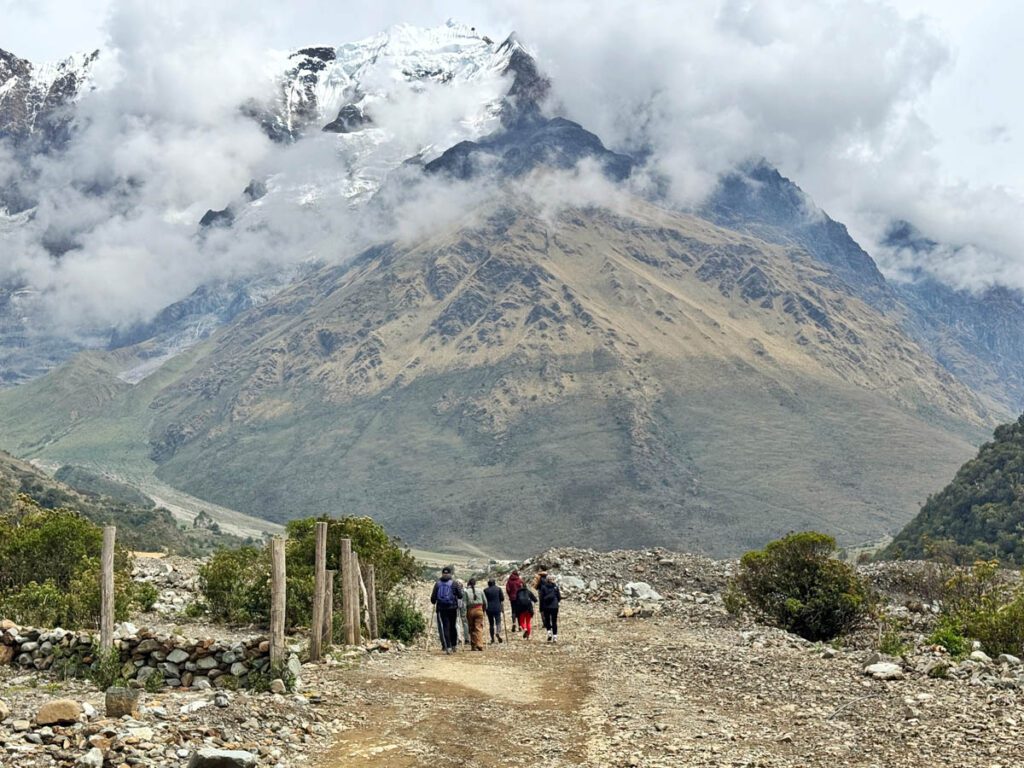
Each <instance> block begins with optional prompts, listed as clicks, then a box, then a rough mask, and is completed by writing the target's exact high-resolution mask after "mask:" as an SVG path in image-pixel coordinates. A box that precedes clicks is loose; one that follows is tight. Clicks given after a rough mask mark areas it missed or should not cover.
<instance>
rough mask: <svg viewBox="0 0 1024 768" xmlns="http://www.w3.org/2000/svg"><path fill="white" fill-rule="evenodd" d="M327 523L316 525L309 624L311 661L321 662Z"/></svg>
mask: <svg viewBox="0 0 1024 768" xmlns="http://www.w3.org/2000/svg"><path fill="white" fill-rule="evenodd" d="M326 568H327V523H317V524H316V556H315V560H314V562H313V620H312V621H311V622H310V624H309V660H310V661H320V655H321V646H322V644H323V639H324V590H325V589H326V587H327V574H326Z"/></svg>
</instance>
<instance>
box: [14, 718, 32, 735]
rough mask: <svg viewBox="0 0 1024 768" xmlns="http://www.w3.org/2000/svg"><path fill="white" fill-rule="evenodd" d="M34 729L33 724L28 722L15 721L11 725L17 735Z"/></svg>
mask: <svg viewBox="0 0 1024 768" xmlns="http://www.w3.org/2000/svg"><path fill="white" fill-rule="evenodd" d="M31 727H32V724H31V723H30V722H29V721H28V720H15V721H14V722H13V723H11V729H12V730H13V731H14V732H15V733H23V732H25V731H27V730H28V729H29V728H31Z"/></svg>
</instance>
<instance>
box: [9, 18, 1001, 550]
mask: <svg viewBox="0 0 1024 768" xmlns="http://www.w3.org/2000/svg"><path fill="white" fill-rule="evenodd" d="M276 66H277V71H278V72H279V73H280V74H279V76H277V77H276V79H275V80H274V81H273V83H272V85H273V87H272V88H270V89H269V91H270V95H269V96H266V95H265V96H263V97H261V98H260V99H253V100H251V101H250V102H247V103H246V104H242V105H239V108H240V110H241V111H242V114H243V116H244V118H245V119H251V120H254V121H256V123H257V125H258V126H259V127H260V128H261V129H262V131H263V132H264V133H265V135H266V136H267V137H268V138H269V139H270V140H271V141H272V142H273V146H274V147H275V148H276V149H275V153H276V154H275V157H276V158H278V159H279V161H280V164H279V166H278V167H276V168H275V170H274V172H272V173H267V174H266V175H265V176H263V177H261V178H254V179H252V181H251V182H250V183H249V184H248V186H246V188H245V189H244V190H242V191H240V192H239V193H238V195H237V196H235V197H234V198H233V199H231V200H225V201H223V202H222V203H219V204H218V205H217V207H213V208H210V210H209V211H208V212H207V213H206V214H205V215H203V216H197V217H196V221H195V224H194V238H193V242H194V244H195V247H196V249H197V251H198V252H203V251H202V249H203V248H205V247H207V244H208V243H212V242H216V241H217V239H218V238H220V239H221V240H224V239H242V238H248V240H247V241H248V242H254V243H255V242H258V243H260V244H261V247H263V248H265V249H267V250H280V251H282V252H284V251H287V250H288V249H294V250H296V251H298V252H297V253H295V254H289V255H288V259H286V260H284V262H283V263H286V264H287V265H288V266H287V267H284V268H274V269H270V270H269V271H266V272H254V273H251V274H247V275H244V276H233V277H231V278H230V279H224V280H211V281H210V282H208V283H207V284H204V285H200V286H198V287H197V288H195V290H193V291H192V292H191V293H190V294H188V295H185V296H181V297H179V298H178V300H177V301H174V302H172V303H170V304H169V305H168V306H167V307H154V308H153V313H152V316H151V317H150V318H149V319H145V320H142V321H140V322H137V323H133V324H127V325H124V326H121V327H118V328H113V329H110V328H106V329H90V330H91V331H92V332H94V333H100V331H102V334H101V336H100V337H101V338H102V339H103V342H102V344H101V345H93V346H95V347H97V348H93V349H89V350H87V351H85V352H82V353H80V354H78V355H77V356H75V357H74V358H73V359H71V360H70V362H68V363H66V364H65V365H63V366H61V367H59V368H57V369H55V370H51V371H50V372H49V373H48V374H47V375H45V376H41V377H37V378H33V379H32V380H27V379H28V378H29V377H30V376H38V373H39V371H40V370H42V369H44V368H45V367H46V366H48V365H52V364H53V362H54V361H56V360H58V359H60V356H59V354H58V353H57V352H54V353H53V354H51V355H50V356H48V357H46V358H45V359H41V358H38V357H37V358H36V359H35V360H34V365H32V366H30V365H29V362H33V361H32V356H31V352H33V351H34V350H36V349H40V350H43V349H45V347H44V346H43V345H40V344H36V343H34V342H26V341H25V340H26V339H28V338H29V335H28V331H30V330H31V328H29V329H27V330H26V329H25V328H24V322H25V321H24V318H26V317H28V318H31V317H32V315H31V313H30V312H28V311H27V310H26V307H28V306H29V305H31V303H32V289H31V286H21V287H20V288H19V289H18V290H19V291H20V293H19V294H18V295H19V296H23V297H25V298H24V299H23V301H24V303H23V305H21V306H19V307H15V308H12V309H11V310H10V315H11V316H16V317H17V318H19V319H18V322H20V323H21V324H22V325H21V326H17V325H15V326H13V327H14V330H13V331H12V332H11V333H10V334H9V336H8V338H9V339H11V346H12V347H14V346H15V345H18V344H20V347H19V349H20V350H22V351H21V352H18V353H17V354H20V355H22V356H23V357H25V358H27V360H25V361H23V362H22V364H21V365H22V367H21V369H20V370H21V373H19V374H16V375H15V376H13V377H11V378H10V379H9V380H10V381H12V382H13V381H17V382H18V386H16V387H11V388H8V389H7V390H5V391H2V392H0V435H3V440H4V445H5V447H7V448H8V449H9V450H13V451H14V452H15V453H17V454H19V455H24V456H31V457H33V458H39V459H42V460H45V461H47V462H48V463H53V464H57V465H60V464H71V465H75V466H80V467H87V468H89V470H90V471H92V472H94V473H95V472H96V471H97V470H106V471H110V472H113V473H115V474H117V475H118V476H124V477H132V478H148V477H150V476H152V475H155V476H156V477H157V478H159V480H160V481H162V482H165V483H167V484H169V485H170V486H173V487H174V488H177V489H181V490H183V491H187V492H188V493H190V494H193V495H195V496H198V497H200V498H202V499H205V500H208V501H210V502H215V503H217V504H221V505H224V506H225V507H231V508H234V509H239V510H245V511H246V512H248V513H252V514H257V515H260V516H262V517H264V518H266V519H268V520H275V521H282V520H285V519H288V518H290V517H294V516H296V515H299V514H307V513H308V512H309V510H310V509H313V510H316V511H318V512H321V511H322V512H340V513H352V514H369V515H371V516H373V517H375V518H376V519H378V520H380V521H381V522H382V523H384V524H385V525H387V527H388V528H389V530H394V531H395V532H396V533H398V534H400V535H402V536H403V537H404V538H406V539H407V540H409V541H412V542H415V543H416V544H418V545H423V546H431V547H434V548H444V547H455V546H458V545H459V544H460V542H463V541H473V542H475V543H476V544H478V545H484V546H487V547H489V548H491V549H492V551H495V552H503V553H507V554H519V553H522V552H525V551H526V550H528V549H531V548H533V546H534V545H533V544H532V543H531V542H532V539H533V538H535V537H536V536H537V535H543V536H544V537H545V540H546V541H548V542H549V543H558V542H572V543H574V544H577V545H587V546H595V547H611V546H641V545H646V544H669V545H673V546H680V547H684V546H685V547H686V548H688V549H701V550H704V551H707V552H710V553H715V554H730V555H731V554H736V553H738V552H740V551H743V550H744V549H747V548H750V547H752V546H759V545H761V544H762V543H763V541H764V540H765V539H766V538H768V537H770V536H775V535H779V534H783V533H785V532H787V531H789V530H792V529H802V528H823V529H825V530H828V531H830V532H834V533H836V534H837V535H838V537H839V539H840V541H841V542H842V543H843V544H862V543H865V542H868V541H872V542H873V541H877V540H880V539H882V538H885V537H887V536H888V535H890V534H891V533H892V532H893V531H894V530H896V529H898V527H899V526H901V525H903V524H904V523H905V522H906V521H907V520H908V519H910V517H911V516H912V515H913V514H914V512H915V511H916V510H917V509H918V508H919V505H920V502H921V500H922V498H923V497H924V495H925V494H926V493H927V492H928V490H929V489H931V488H934V487H936V486H937V485H938V484H939V482H941V481H942V480H943V479H944V478H946V477H948V476H949V474H951V473H952V472H953V471H954V470H955V468H956V467H957V466H959V465H960V464H961V463H962V462H963V461H964V460H965V459H966V458H967V457H968V456H969V455H970V454H971V453H972V452H973V450H974V446H975V445H977V443H978V442H980V440H981V439H982V436H983V435H985V434H986V433H987V431H988V430H989V429H990V428H991V426H992V425H994V424H995V423H998V421H999V420H1001V419H1004V418H1005V417H1006V416H1007V415H1008V414H1009V412H1010V410H1011V408H1012V405H1011V401H1012V398H1013V397H1014V396H1015V395H1014V393H1013V390H1012V389H1011V388H1008V387H1006V386H1005V385H1002V384H1000V383H998V382H997V381H995V379H994V378H989V379H986V378H984V377H983V376H977V375H975V374H977V373H978V371H979V370H980V369H979V368H977V367H976V366H975V363H974V360H975V358H977V357H978V355H980V354H981V353H980V352H972V351H971V350H970V349H969V345H968V341H967V338H966V337H965V338H964V340H963V342H962V344H961V346H962V347H963V350H964V355H968V354H970V355H974V357H972V358H971V361H970V362H971V364H970V365H963V366H960V367H956V366H955V363H956V362H957V361H958V360H960V359H961V358H960V353H956V354H955V355H954V354H946V353H947V352H948V350H949V349H951V347H950V346H949V345H948V344H947V343H946V341H945V338H947V337H943V336H942V335H941V334H938V333H937V331H936V330H935V329H938V328H939V326H940V325H941V324H942V323H951V322H953V321H952V319H947V320H936V319H930V320H929V322H931V323H932V325H927V324H926V323H925V321H924V319H923V316H924V315H926V314H928V310H927V309H926V308H925V307H923V306H921V307H917V306H916V305H914V304H913V303H911V302H908V301H907V300H906V299H905V297H904V296H903V294H902V293H901V291H900V289H899V288H898V287H896V286H895V285H894V284H892V283H890V282H889V281H888V280H887V279H886V278H885V276H884V275H883V274H882V273H881V272H880V271H879V269H878V267H877V265H876V264H875V262H874V260H873V259H872V258H871V256H870V255H869V254H868V253H867V252H866V251H865V250H864V249H863V248H862V247H861V246H860V245H859V244H858V243H857V242H856V241H855V240H854V239H853V238H852V237H851V236H850V234H849V232H848V231H847V229H846V227H845V226H843V225H842V224H841V223H840V222H837V221H835V220H834V219H832V218H831V217H829V216H828V214H827V213H825V212H824V211H822V210H821V209H820V208H818V207H817V206H816V205H815V204H814V202H813V201H812V200H811V199H810V198H809V197H808V196H807V195H806V194H805V193H804V192H803V191H802V190H800V188H799V187H798V186H797V185H796V184H795V183H794V182H793V181H791V180H789V179H787V178H785V177H784V176H783V175H782V174H781V173H779V171H778V170H776V169H775V168H773V167H772V166H771V165H769V164H768V163H767V162H764V161H760V162H752V163H747V164H744V165H743V166H742V167H740V168H737V169H736V170H735V172H733V173H730V174H726V175H725V176H723V178H722V179H721V183H720V185H719V188H718V189H717V190H715V192H714V193H713V194H712V195H711V197H710V198H709V199H708V200H707V201H706V202H705V203H704V204H703V205H702V206H701V207H700V208H699V209H697V210H693V211H688V212H687V211H680V210H677V209H674V208H673V207H672V206H671V205H670V203H669V202H668V201H666V200H663V199H660V198H658V197H657V196H656V195H654V196H651V197H649V198H641V197H639V196H637V195H635V194H633V193H631V192H630V188H629V186H628V184H622V183H620V182H622V181H623V180H625V179H628V178H629V177H630V175H631V174H632V173H633V171H634V169H635V167H636V166H637V163H638V161H637V159H636V158H633V157H630V156H627V155H623V154H621V153H619V152H616V151H615V149H614V148H609V147H607V146H606V145H605V144H604V143H603V141H602V140H601V138H600V137H599V136H597V135H596V134H594V133H592V132H591V131H589V130H588V129H587V128H586V127H585V126H583V125H580V124H579V123H576V122H574V121H572V120H569V119H568V118H566V117H563V116H559V115H557V114H555V113H554V112H552V111H551V106H550V104H549V103H548V95H549V91H550V83H549V82H548V81H547V79H546V78H545V77H544V76H543V74H542V73H541V72H540V71H539V69H538V68H537V66H536V62H535V61H534V59H533V58H532V57H531V56H530V55H529V53H528V52H527V51H526V49H525V48H524V47H523V46H522V45H521V44H520V43H519V42H518V41H517V40H516V39H515V37H514V36H513V37H510V38H509V39H507V40H505V41H504V42H503V43H500V44H495V43H494V42H493V41H492V40H490V39H489V38H486V37H484V36H482V35H480V34H479V33H478V32H477V31H476V30H474V29H472V28H468V27H463V26H459V25H448V26H446V27H443V28H440V29H437V30H416V29H414V28H410V27H398V28H395V29H393V30H390V31H389V32H387V33H385V34H384V35H381V36H378V37H375V38H370V39H368V40H364V41H359V42H357V43H352V44H348V45H342V46H337V47H334V46H317V47H310V48H304V49H301V50H300V51H297V52H295V53H293V54H289V55H287V56H284V57H283V58H282V59H281V60H280V61H278V62H277V64H276ZM453 94H454V95H453ZM438 110H440V112H438ZM395 115H398V116H405V115H417V116H423V115H427V116H433V117H438V116H440V117H438V119H423V120H416V121H411V120H399V121H398V122H395V120H394V119H393V118H394V116H395ZM442 118H443V119H442ZM389 121H390V122H389ZM386 125H389V126H391V127H390V129H385V127H384V126H386ZM410 126H411V127H410ZM420 126H426V127H428V128H429V130H427V129H426V128H423V129H421V127H420ZM71 129H72V132H73V131H74V130H75V126H74V124H72V128H71ZM406 129H408V130H406ZM72 135H73V134H72ZM268 145H269V142H268ZM324 150H329V151H328V152H325V151H324ZM325 157H330V158H332V160H331V161H329V162H328V161H325V160H324V158H325ZM311 158H312V160H311ZM581 162H582V163H583V166H584V170H583V171H582V172H580V173H581V174H586V173H589V171H591V170H593V171H595V172H598V173H600V174H601V175H603V177H604V179H603V180H602V179H601V176H600V175H598V173H594V174H593V176H592V178H591V177H588V176H585V175H580V176H576V175H575V174H577V169H578V168H579V164H580V163H581ZM598 183H600V184H606V183H607V186H608V189H609V190H612V191H611V192H609V194H608V195H605V198H608V199H605V201H604V202H602V203H600V204H597V203H588V204H584V203H583V202H582V201H578V200H574V199H571V198H570V199H564V193H559V194H563V197H562V198H561V199H552V198H553V197H554V198H557V197H559V195H557V194H556V195H552V194H549V193H546V192H545V190H548V189H560V190H564V189H571V188H573V187H572V184H577V185H580V184H589V185H590V186H593V185H596V184H598ZM424 190H425V191H426V194H425V196H421V197H417V195H423V193H424ZM129 194H130V192H129ZM403 199H404V200H406V201H410V205H411V206H412V207H413V208H415V207H416V206H422V207H423V208H424V209H425V210H412V209H410V208H409V207H407V208H406V209H396V208H395V207H394V201H395V200H399V201H401V200H403ZM588 199H589V198H588ZM600 199H604V198H600ZM204 207H205V205H204ZM200 210H201V209H200ZM296 211H299V212H301V221H302V222H303V223H304V224H305V225H306V226H305V229H304V230H303V231H301V232H294V233H293V234H295V235H296V236H297V237H298V240H297V242H298V243H299V244H298V245H296V244H295V243H294V242H291V241H289V240H287V239H286V238H285V237H283V236H281V235H280V234H279V233H280V231H281V230H280V229H279V228H275V225H276V223H277V219H279V218H281V217H282V215H283V213H284V212H287V213H289V214H290V213H294V212H296ZM438 211H445V212H446V215H447V214H451V213H452V212H455V213H457V215H451V216H449V217H448V218H445V219H444V220H442V219H441V218H440V217H439V216H437V215H435V214H436V212H438ZM22 215H24V216H26V218H31V215H32V214H31V211H27V212H23V214H22ZM341 215H344V216H349V215H351V216H353V217H354V218H352V221H355V222H359V223H360V224H362V223H364V222H365V223H366V224H367V226H366V227H353V228H352V229H351V231H349V230H345V231H346V233H347V234H346V237H349V238H351V239H352V240H353V241H354V242H355V243H359V244H360V246H359V247H355V245H354V243H352V242H339V238H338V237H337V234H336V233H335V232H334V231H333V230H332V229H331V227H330V226H328V225H327V224H328V223H329V222H330V221H331V220H332V217H335V216H341ZM406 216H409V217H412V218H414V219H426V220H428V224H429V226H425V227H421V226H382V225H381V222H385V223H388V222H390V223H391V224H394V223H395V222H396V220H398V219H402V218H403V217H406ZM359 217H361V218H359ZM389 217H390V218H389ZM8 218H11V217H8ZM397 223H399V224H405V223H406V222H404V221H397ZM18 226H32V222H31V221H28V220H27V221H25V222H22V223H21V224H19V225H18ZM293 229H294V228H293ZM364 230H365V232H364ZM382 232H383V233H386V234H381V233H382ZM424 232H426V234H424ZM374 233H376V234H374ZM360 238H361V239H360ZM363 245H365V246H368V247H365V248H364V247H363ZM352 253H358V255H357V256H355V258H352V257H351V254H352ZM54 258H60V256H59V255H55V256H54ZM13 295H14V294H13V293H12V296H13ZM978 318H979V323H981V322H983V313H979V315H978ZM3 328H4V326H3V317H2V315H0V329H3ZM18 328H21V329H22V331H23V333H22V335H21V336H18V335H17V332H18ZM930 329H932V330H930ZM978 333H981V330H980V326H979V330H978ZM948 337H949V338H952V334H950V335H949V336H948ZM995 338H997V339H998V340H997V341H996V342H995V343H994V344H993V346H992V351H991V356H992V361H995V360H996V359H997V358H999V356H1000V354H1001V353H1000V352H999V350H1000V349H1003V348H1004V347H1005V345H1006V344H1012V339H1013V336H1012V329H1010V328H1009V327H1007V328H1000V329H999V331H998V333H997V335H996V337H995ZM0 343H3V339H0ZM80 346H81V343H80ZM100 346H102V348H98V347H100ZM25 350H29V351H28V352H26V351H25ZM4 354H7V355H9V356H10V355H11V354H12V353H11V352H10V351H9V350H8V351H7V352H5V353H4ZM964 359H966V358H964ZM2 362H3V360H2V359H0V364H2ZM992 364H993V365H994V364H995V363H994V362H993V363H992Z"/></svg>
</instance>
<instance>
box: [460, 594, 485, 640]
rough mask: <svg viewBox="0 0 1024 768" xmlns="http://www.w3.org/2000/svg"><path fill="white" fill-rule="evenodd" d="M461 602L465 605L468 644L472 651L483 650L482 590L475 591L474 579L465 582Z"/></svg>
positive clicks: (483, 600)
mask: <svg viewBox="0 0 1024 768" xmlns="http://www.w3.org/2000/svg"><path fill="white" fill-rule="evenodd" d="M462 594H463V602H464V603H465V604H466V619H467V622H468V623H469V643H470V647H472V649H473V650H474V651H482V650H483V649H484V603H485V602H486V598H485V596H484V590H482V589H481V590H477V588H476V579H470V580H469V581H467V582H466V589H465V590H463V593H462Z"/></svg>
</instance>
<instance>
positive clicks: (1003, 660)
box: [0, 653, 1020, 720]
mask: <svg viewBox="0 0 1024 768" xmlns="http://www.w3.org/2000/svg"><path fill="white" fill-rule="evenodd" d="M996 661H998V662H999V663H1000V664H1006V665H1007V666H1010V667H1019V666H1020V659H1018V658H1017V657H1016V656H1014V655H1013V654H1012V653H1001V654H999V658H998V659H996ZM0 720H3V718H2V717H0Z"/></svg>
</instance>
